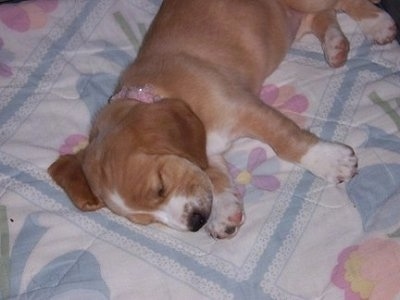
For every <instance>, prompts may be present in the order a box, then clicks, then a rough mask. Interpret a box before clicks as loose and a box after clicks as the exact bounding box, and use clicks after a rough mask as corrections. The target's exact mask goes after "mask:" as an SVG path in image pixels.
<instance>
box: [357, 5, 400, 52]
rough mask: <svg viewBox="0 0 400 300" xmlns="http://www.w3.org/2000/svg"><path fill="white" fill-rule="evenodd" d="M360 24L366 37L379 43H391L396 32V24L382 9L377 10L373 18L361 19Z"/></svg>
mask: <svg viewBox="0 0 400 300" xmlns="http://www.w3.org/2000/svg"><path fill="white" fill-rule="evenodd" d="M360 26H361V28H362V30H363V32H364V34H365V35H366V36H367V38H369V39H371V40H373V41H374V42H375V43H377V44H379V45H384V44H388V43H391V42H392V41H393V40H394V39H395V37H396V33H397V28H396V24H395V23H394V21H393V19H392V18H391V17H390V16H389V15H388V14H387V13H386V12H384V11H382V12H379V13H378V14H377V16H376V17H375V18H369V19H363V20H361V21H360Z"/></svg>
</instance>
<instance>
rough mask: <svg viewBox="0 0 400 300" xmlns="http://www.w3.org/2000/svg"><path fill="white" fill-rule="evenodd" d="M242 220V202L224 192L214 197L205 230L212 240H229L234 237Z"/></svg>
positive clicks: (243, 217) (232, 194)
mask: <svg viewBox="0 0 400 300" xmlns="http://www.w3.org/2000/svg"><path fill="white" fill-rule="evenodd" d="M244 219H245V216H244V211H243V203H242V200H240V199H239V198H238V197H237V196H236V195H235V194H234V193H232V192H231V191H225V192H223V193H221V194H218V195H215V197H214V200H213V207H212V211H211V216H210V218H209V220H208V222H207V224H206V227H205V228H206V230H207V231H208V232H209V233H210V235H211V236H212V237H213V238H217V239H225V238H231V237H233V236H235V235H236V233H237V232H238V230H239V228H240V226H241V225H242V224H243V222H244Z"/></svg>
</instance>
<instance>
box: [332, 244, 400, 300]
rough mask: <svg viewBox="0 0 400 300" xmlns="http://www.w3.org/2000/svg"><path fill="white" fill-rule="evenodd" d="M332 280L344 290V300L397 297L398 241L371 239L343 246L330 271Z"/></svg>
mask: <svg viewBox="0 0 400 300" xmlns="http://www.w3.org/2000/svg"><path fill="white" fill-rule="evenodd" d="M332 282H333V283H334V284H335V285H336V286H337V287H339V288H341V289H343V290H344V294H345V299H346V300H360V299H369V300H374V299H376V300H379V299H395V298H396V297H399V296H400V244H399V243H398V242H396V241H395V240H392V239H384V238H372V239H370V240H367V241H365V242H363V243H361V244H360V245H355V246H351V247H348V248H346V249H344V250H343V251H342V253H341V254H340V255H339V257H338V264H337V265H336V267H335V268H334V270H333V272H332ZM396 299H397V298H396Z"/></svg>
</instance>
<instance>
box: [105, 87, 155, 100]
mask: <svg viewBox="0 0 400 300" xmlns="http://www.w3.org/2000/svg"><path fill="white" fill-rule="evenodd" d="M118 99H131V100H137V101H139V102H142V103H154V102H157V101H160V100H161V97H160V96H158V95H156V94H155V93H154V88H153V86H151V85H148V84H146V85H144V86H140V87H138V86H130V87H127V86H125V85H124V86H123V87H122V89H121V90H120V91H119V92H118V93H116V94H115V95H114V96H112V97H111V98H110V100H109V101H110V102H111V101H115V100H118Z"/></svg>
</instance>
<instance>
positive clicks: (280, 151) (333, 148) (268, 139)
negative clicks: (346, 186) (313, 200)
mask: <svg viewBox="0 0 400 300" xmlns="http://www.w3.org/2000/svg"><path fill="white" fill-rule="evenodd" d="M239 111H240V112H239V117H238V118H237V120H238V123H237V128H235V132H240V131H241V134H243V135H245V136H249V137H252V138H255V139H258V140H260V141H262V142H264V143H267V144H268V145H270V146H271V147H272V148H273V149H274V151H275V152H276V154H277V155H278V156H280V157H281V158H282V159H284V160H287V161H290V162H293V163H297V164H299V165H301V166H303V167H304V168H306V169H308V170H309V171H311V172H312V173H314V174H315V175H317V176H319V177H322V178H324V179H325V180H327V181H329V182H332V183H340V182H343V181H348V180H350V179H351V178H352V177H353V176H354V175H355V174H356V171H357V157H356V156H355V154H354V151H353V149H352V148H350V147H349V146H347V145H343V144H340V143H331V142H325V141H322V140H320V139H318V138H317V137H316V136H315V135H314V134H312V133H310V132H308V131H306V130H303V129H301V128H299V127H298V126H297V125H296V124H295V123H294V122H293V121H291V120H290V119H288V118H287V117H285V116H284V115H282V114H281V113H280V112H278V111H277V110H275V109H273V108H271V107H268V106H265V105H258V104H255V105H249V103H247V104H246V107H245V108H243V109H241V110H239Z"/></svg>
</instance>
